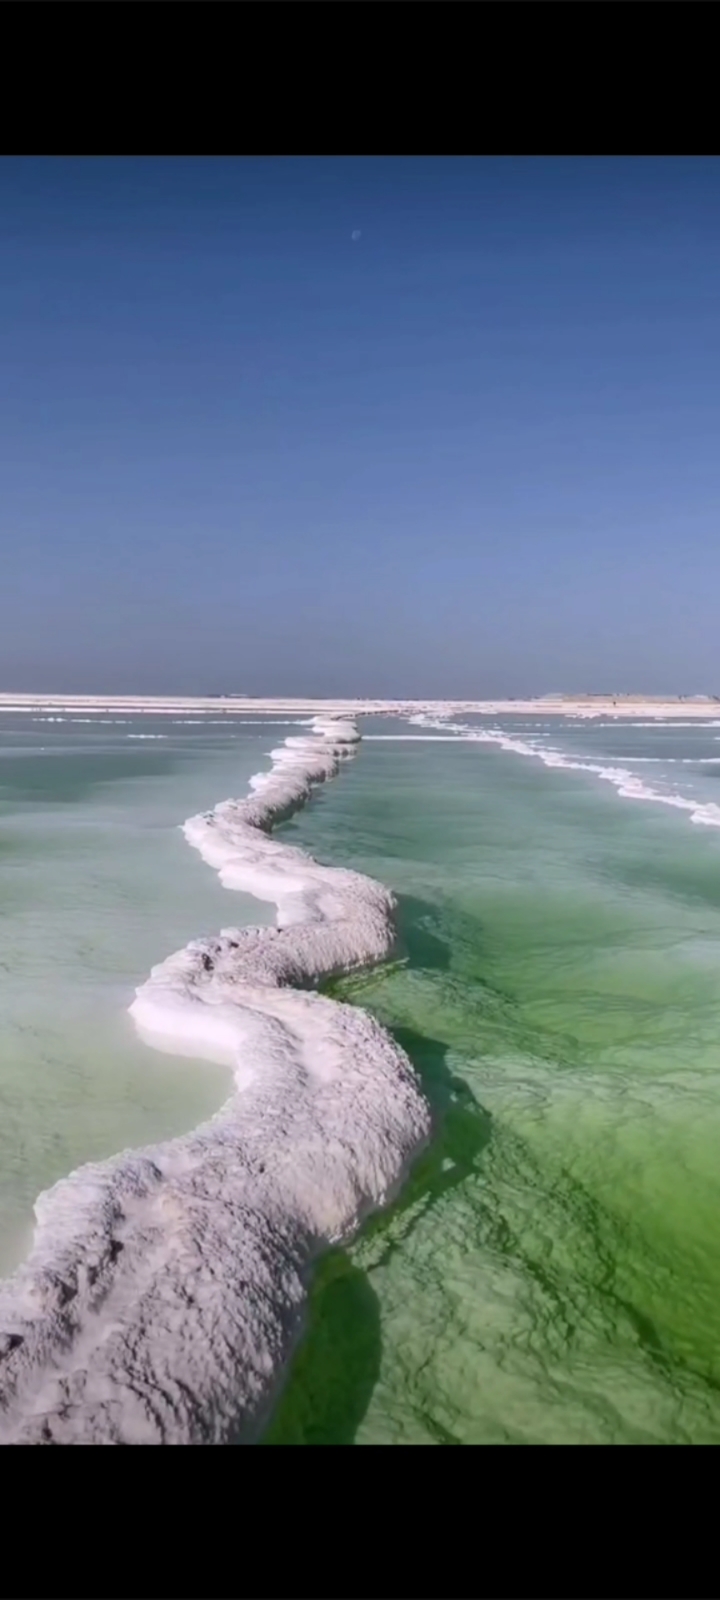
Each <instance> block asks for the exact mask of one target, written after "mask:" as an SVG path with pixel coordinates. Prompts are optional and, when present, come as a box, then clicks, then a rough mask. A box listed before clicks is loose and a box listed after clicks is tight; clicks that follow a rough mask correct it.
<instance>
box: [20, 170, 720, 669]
mask: <svg viewBox="0 0 720 1600" xmlns="http://www.w3.org/2000/svg"><path fill="white" fill-rule="evenodd" d="M357 230H359V231H360V237H359V238H358V239H353V238H352V234H353V232H356V231H357ZM719 510H720V162H719V161H718V160H717V159H707V160H694V159H692V160H691V159H687V158H682V159H673V160H660V159H651V158H649V159H643V160H634V159H633V160H622V159H608V160H600V159H592V158H587V159H582V158H579V159H574V160H566V159H555V160H553V159H550V160H544V159H527V160H524V159H523V160H519V159H505V160H502V159H498V160H494V159H493V160H484V159H475V158H470V159H462V160H449V159H441V158H438V159H404V158H403V159H379V158H374V159H367V160H366V159H321V160H320V159H319V160H313V159H309V160H305V159H288V160H273V159H269V160H249V161H245V160H209V159H198V160H145V161H142V160H76V161H73V160H48V161H44V160H32V159H31V160H25V161H16V160H5V161H4V162H3V163H2V164H0V538H1V540H2V549H3V568H2V583H1V584H0V687H1V688H3V689H5V690H12V689H30V690H35V689H37V690H45V691H48V692H49V691H55V690H57V691H68V692H72V691H74V690H77V691H83V690H87V691H89V692H90V691H98V692H103V691H107V692H112V691H118V692H125V691H127V692H131V691H133V692H138V693H142V692H143V691H145V692H148V693H154V692H159V693H161V692H173V691H174V692H178V693H185V692H187V693H193V692H197V693H203V692H208V693H212V692H222V691H224V690H228V691H232V690H239V691H243V690H244V691H245V692H248V693H251V694H255V693H267V694H281V693H292V692H297V693H302V694H306V693H307V694H329V695H332V694H355V693H357V694H361V695H362V694H369V695H418V696H432V695H437V696H443V695H458V696H472V697H482V696H484V695H497V694H510V695H519V694H523V693H526V692H538V693H545V692H548V691H551V690H553V689H567V690H582V689H593V688H597V689H605V688H609V689H614V688H618V689H622V688H637V689H640V690H645V691H647V692H653V691H657V692H664V691H677V692H680V693H683V692H695V691H701V690H704V689H707V690H709V691H710V692H720V649H719V647H718V643H717V639H718V631H719V630H718V622H717V606H718V600H717V597H718V594H720V538H719V536H718V512H719Z"/></svg>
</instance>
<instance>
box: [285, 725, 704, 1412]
mask: <svg viewBox="0 0 720 1600" xmlns="http://www.w3.org/2000/svg"><path fill="white" fill-rule="evenodd" d="M506 727H507V729H508V731H510V733H511V735H512V736H513V737H526V736H527V734H528V732H529V733H530V734H531V735H532V734H534V735H536V736H537V737H538V738H539V739H540V738H544V737H547V738H548V740H551V741H552V743H553V746H554V747H555V748H559V747H562V748H564V749H567V750H568V751H569V752H570V753H573V754H575V755H577V754H582V755H583V756H585V755H586V754H588V753H589V752H592V754H590V756H589V758H590V759H593V760H594V759H595V754H596V753H598V752H599V753H602V754H603V755H607V756H613V753H614V754H615V755H616V756H617V755H619V754H623V759H624V760H625V758H626V757H628V756H629V753H630V752H631V751H632V750H634V751H635V753H636V754H638V755H639V757H640V758H642V757H643V756H646V755H647V754H648V753H649V752H648V745H649V744H654V747H655V749H657V746H658V744H660V745H662V750H661V754H662V756H663V763H665V759H666V757H668V756H672V759H673V762H674V761H675V760H681V759H683V758H685V756H686V754H687V753H688V752H689V753H690V755H692V756H703V755H704V756H706V757H707V756H709V755H710V754H711V753H714V752H717V750H718V744H717V743H714V742H713V741H715V740H716V738H717V734H718V729H717V728H716V729H714V730H712V729H705V730H702V731H700V730H697V729H691V730H688V729H681V728H676V729H674V730H671V731H669V732H668V731H667V730H662V731H660V730H650V731H649V732H648V730H642V729H636V730H629V729H625V728H622V729H598V728H592V727H591V725H587V726H586V727H585V728H584V729H583V728H576V727H575V726H573V727H572V728H563V729H561V730H558V727H557V725H556V726H555V727H553V728H552V729H545V730H543V729H541V728H539V727H537V726H536V727H535V728H534V729H533V728H530V727H529V725H528V724H526V725H525V728H524V730H523V732H522V733H521V731H520V728H519V726H518V724H517V723H516V722H515V719H512V723H510V722H508V723H507V724H506ZM620 746H622V750H620ZM650 753H652V751H650ZM637 770H638V771H640V770H642V767H641V766H640V765H639V766H638V769H637ZM676 770H677V769H676V767H675V766H674V765H673V764H670V765H665V764H664V765H663V768H662V772H663V775H664V777H665V778H666V779H667V781H668V782H669V781H670V776H669V775H671V774H673V773H675V772H676ZM680 770H682V772H683V773H684V775H685V776H684V779H683V785H681V787H682V788H683V792H692V791H688V789H687V782H688V780H689V781H690V783H692V784H694V785H695V786H696V788H697V792H698V795H699V796H700V795H702V798H707V796H708V795H711V796H712V797H714V794H715V792H716V791H715V790H714V789H713V788H712V785H713V783H714V781H715V780H714V779H713V778H712V777H710V776H708V773H711V772H712V770H713V769H712V767H710V768H706V769H704V770H703V768H702V765H698V766H695V765H693V766H692V768H690V767H683V768H682V769H680ZM659 771H660V769H659V768H658V773H659ZM654 781H655V779H653V782H654ZM291 832H292V834H293V836H294V838H295V839H296V840H297V842H298V843H301V844H303V845H304V846H306V847H307V848H309V849H311V850H313V851H314V852H315V853H317V854H320V855H321V856H322V858H323V859H325V860H329V861H333V862H337V863H338V864H340V863H343V864H345V863H350V862H351V861H352V864H353V865H355V866H356V867H358V868H359V869H360V870H363V871H367V872H370V873H372V874H374V875H375V876H377V877H380V878H382V879H384V881H386V882H388V883H390V884H391V885H392V886H393V887H394V888H395V890H396V891H397V893H398V895H399V899H400V920H401V930H402V933H403V936H404V941H405V950H406V956H405V961H404V963H403V964H399V965H397V966H396V967H394V968H391V969H388V970H385V971H382V972H377V973H374V974H372V975H365V976H363V977H362V978H360V979H357V980H354V981H345V982H344V983H342V984H341V985H338V986H337V992H338V993H340V994H343V995H344V996H345V997H346V998H353V999H356V1000H357V1001H358V1002H362V1004H364V1005H367V1006H369V1007H371V1009H372V1010H373V1011H374V1012H375V1014H376V1015H377V1016H378V1017H379V1018H380V1019H381V1020H382V1021H383V1022H384V1023H385V1024H387V1025H388V1026H390V1027H391V1028H393V1029H394V1030H395V1031H396V1033H397V1036H398V1038H399V1039H400V1040H401V1041H402V1043H403V1044H404V1045H405V1047H406V1048H407V1049H408V1051H409V1053H410V1055H411V1056H412V1057H413V1059H414V1061H415V1063H416V1065H417V1067H418V1069H419V1070H420V1071H421V1073H422V1075H423V1078H424V1081H425V1083H426V1086H427V1088H428V1090H429V1092H430V1094H431V1096H432V1098H433V1101H434V1104H435V1107H436V1114H437V1120H438V1134H437V1138H436V1141H435V1143H434V1145H433V1148H432V1150H431V1151H430V1152H429V1153H428V1154H427V1155H426V1156H425V1157H424V1158H423V1160H422V1161H421V1162H420V1164H419V1166H418V1167H417V1169H416V1172H415V1174H414V1176H413V1178H412V1180H411V1182H410V1184H409V1185H408V1187H407V1189H406V1191H405V1193H404V1194H403V1196H402V1198H401V1200H400V1202H399V1204H398V1205H397V1206H396V1207H395V1208H394V1210H393V1211H392V1212H391V1213H389V1214H387V1215H386V1216H384V1217H382V1218H380V1219H378V1220H376V1221H375V1222H374V1223H373V1225H372V1226H371V1227H370V1228H369V1229H367V1230H366V1232H365V1234H364V1236H363V1237H362V1238H361V1239H360V1240H359V1241H358V1242H357V1243H356V1244H355V1245H354V1246H353V1247H352V1248H351V1249H349V1250H347V1251H344V1252H335V1253H334V1254H333V1255H332V1256H330V1257H328V1258H327V1260H326V1261H325V1263H324V1264H323V1266H322V1268H321V1270H320V1272H319V1274H318V1277H317V1280H316V1285H315V1290H314V1294H313V1300H312V1311H311V1318H310V1325H309V1331H308V1336H307V1339H306V1341H305V1344H304V1346H303V1347H302V1348H301V1350H300V1351H299V1354H298V1356H297V1358H296V1361H295V1365H294V1369H293V1374H292V1378H291V1381H290V1383H289V1385H288V1388H287V1390H286V1393H285V1396H284V1399H283V1400H282V1402H281V1404H280V1406H279V1408H278V1411H277V1413H276V1416H275V1419H274V1422H273V1425H272V1426H271V1428H270V1429H269V1432H268V1436H267V1437H268V1442H294V1443H301V1442H307V1443H312V1442H328V1443H329V1442H351V1441H355V1442H358V1443H377V1442H386V1443H407V1442H416V1443H472V1442H478V1443H479V1442H497V1443H501V1442H505V1443H542V1442H544V1443H550V1442H586V1443H594V1442H624V1443H632V1442H645V1441H648V1442H650V1441H652V1442H667V1443H669V1442H693V1441H696V1442H701V1441H705V1442H710V1441H712V1442H717V1441H718V1440H719V1439H720V1362H719V1360H718V1352H719V1351H720V1170H719V1169H718V1161H717V1153H716V1152H717V1146H718V1138H719V1137H720V984H719V983H718V956H719V953H720V830H717V829H714V828H705V827H698V826H694V825H693V824H691V823H690V822H689V821H688V819H687V815H686V814H685V813H682V812H678V811H674V810H672V809H670V808H666V807H665V806H663V805H653V804H652V803H649V802H633V801H627V800H623V799H621V798H619V796H618V795H617V794H616V792H615V791H614V790H613V789H612V788H611V787H609V786H608V785H606V784H603V783H602V782H601V781H600V780H598V779H597V778H596V777H593V776H592V775H586V774H585V773H582V772H573V771H564V770H562V769H561V770H554V769H551V770H548V769H547V768H544V767H543V766H541V765H540V763H539V762H537V763H535V762H534V761H533V760H531V759H529V758H526V757H520V756H517V755H514V754H511V753H506V752H504V751H502V750H498V749H496V748H492V747H488V746H478V745H473V744H461V743H451V744H448V745H447V746H444V745H440V744H437V743H434V744H432V743H427V744H421V743H416V744H413V743H402V744H401V743H397V744H392V743H376V744H372V743H369V742H368V743H367V744H365V746H364V747H363V751H362V755H361V759H360V760H359V761H358V762H357V763H356V764H355V765H354V766H353V768H352V769H351V770H349V771H348V772H347V773H346V774H344V775H343V780H342V783H338V784H337V785H334V786H333V787H332V789H330V790H328V791H327V792H326V793H323V795H322V796H321V797H320V798H319V800H318V801H317V802H316V803H315V805H314V806H313V807H312V808H311V809H310V810H308V811H307V812H306V813H304V814H303V815H302V816H301V817H299V818H298V819H297V820H296V821H295V823H294V824H292V827H291Z"/></svg>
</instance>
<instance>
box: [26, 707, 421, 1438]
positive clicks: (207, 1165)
mask: <svg viewBox="0 0 720 1600" xmlns="http://www.w3.org/2000/svg"><path fill="white" fill-rule="evenodd" d="M358 737H359V736H358V733H357V730H356V728H355V726H354V725H353V724H351V723H347V722H342V721H338V720H336V719H328V718H318V719H315V720H314V722H313V725H312V731H311V733H309V734H308V735H307V736H304V737H297V738H289V739H287V740H286V741H285V743H284V744H283V745H282V746H281V747H280V748H279V749H277V750H274V751H273V752H272V761H273V764H272V768H271V770H270V771H269V772H268V773H265V774H261V775H259V776H257V777H255V778H253V779H251V784H250V788H251V793H250V795H249V796H248V797H247V798H246V799H244V800H226V801H224V802H222V803H221V804H220V805H218V806H216V807H215V809H214V810H213V811H212V812H210V813H208V814H206V815H204V816H199V817H193V818H191V819H190V820H189V821H188V822H186V823H185V825H184V830H185V834H186V837H187V838H188V840H189V842H190V843H191V844H192V845H194V846H195V848H196V849H198V850H199V851H200V853H201V854H202V856H203V857H204V859H205V860H206V861H207V862H209V863H210V865H212V866H214V867H215V868H216V869H217V871H218V872H219V875H220V878H221V880H222V882H223V883H224V884H225V885H226V886H227V887H228V888H231V889H232V888H235V889H242V890H245V891H246V892H247V891H249V892H250V893H252V894H253V895H255V896H257V897H258V898H260V899H263V900H269V901H272V902H274V903H275V904H276V906H277V926H276V927H275V928H226V929H224V930H223V931H222V932H221V934H220V935H219V936H218V937H217V938H211V939H201V940H197V941H195V942H193V943H191V944H189V945H188V946H187V947H186V948H185V949H184V950H181V951H179V952H178V953H177V954H175V955H172V956H170V957H169V958H168V959H167V960H166V961H163V962H162V963H161V964H160V965H159V966H157V967H154V968H153V970H152V973H151V975H150V977H149V979H148V980H147V982H146V983H144V984H143V985H142V987H141V988H140V989H138V991H137V995H136V999H135V1001H134V1003H133V1005H132V1006H131V1008H130V1009H131V1012H132V1014H133V1016H134V1019H135V1022H136V1025H137V1027H138V1029H139V1031H140V1033H141V1035H142V1036H143V1037H144V1038H145V1039H146V1040H147V1041H148V1042H150V1043H152V1044H154V1045H157V1046H158V1047H159V1048H161V1049H169V1050H172V1051H173V1052H180V1051H182V1052H183V1053H187V1054H191V1055H197V1056H202V1057H205V1058H207V1059H213V1060H219V1061H223V1062H226V1063H227V1064H228V1065H231V1067H232V1070H233V1074H234V1089H233V1092H232V1093H231V1095H230V1098H229V1099H228V1100H227V1101H226V1103H225V1105H224V1106H223V1107H222V1109H221V1110H220V1111H219V1112H218V1113H217V1114H216V1115H215V1116H214V1117H213V1118H212V1119H211V1120H210V1121H208V1122H206V1123H205V1124H203V1125H202V1126H200V1127H199V1128H197V1129H195V1131H194V1132H192V1133H190V1134H188V1135H186V1136H184V1137H182V1138H179V1139H173V1140H169V1141H166V1142H164V1143H162V1144H157V1145H154V1146H151V1147H148V1148H145V1149H143V1150H134V1151H129V1152H124V1153H123V1154H120V1155H117V1156H114V1157H113V1158H111V1159H110V1160H108V1161H102V1162H96V1163H91V1164H89V1165H86V1166H84V1167H81V1168H79V1169H78V1170H77V1171H76V1172H73V1173H72V1174H71V1175H70V1176H69V1177H67V1178H64V1179H63V1180H62V1181H61V1182H59V1183H57V1184H55V1185H54V1187H53V1188H52V1189H50V1190H48V1191H47V1192H46V1193H44V1194H41V1195H40V1197H39V1198H38V1200H37V1202H36V1205H35V1214H36V1220H37V1226H36V1231H35V1238H34V1243H33V1247H32V1250H31V1253H30V1255H29V1257H28V1258H27V1260H26V1261H25V1262H24V1263H23V1264H22V1265H21V1266H20V1267H19V1268H18V1270H17V1271H16V1272H15V1273H14V1274H13V1276H12V1277H11V1278H8V1279H7V1280H6V1281H5V1282H4V1283H2V1284H0V1442H3V1443H17V1444H40V1443H48V1444H219V1443H232V1442H250V1441H252V1440H253V1439H255V1438H256V1437H257V1435H258V1432H259V1430H260V1428H261V1427H262V1424H263V1422H264V1420H265V1418H266V1416H267V1413H268V1409H269V1407H270V1405H271V1403H272V1401H273V1399H274V1397H275V1395H276V1393H277V1390H278V1385H279V1382H280V1380H281V1377H282V1375H283V1373H284V1371H285V1370H286V1368H287V1362H288V1360H289V1357H290V1355H291V1353H292V1350H293V1348H294V1345H295V1342H296V1340H297V1338H298V1335H299V1333H300V1331H301V1328H302V1319H303V1308H304V1303H305V1300H306V1294H307V1280H308V1270H309V1267H310V1264H311V1262H312V1260H313V1258H314V1257H315V1256H316V1255H317V1254H318V1252H319V1251H321V1250H322V1249H323V1248H325V1247H326V1246H327V1245H329V1244H332V1243H337V1242H338V1241H341V1240H344V1239H347V1238H348V1237H350V1236H351V1235H352V1234H353V1233H354V1232H355V1230H356V1229H357V1228H358V1226H359V1225H360V1223H361V1221H362V1219H363V1218H364V1217H365V1216H366V1214H367V1213H368V1212H370V1211H371V1210H374V1209H375V1208H377V1207H380V1206H383V1205H385V1204H386V1203H387V1202H388V1201H389V1200H390V1199H391V1198H392V1196H393V1195H394V1194H395V1193H396V1192H397V1190H398V1188H399V1187H400V1185H401V1183H402V1181H403V1178H404V1176H405V1173H406V1171H407V1169H408V1166H409V1164H410V1162H411V1161H412V1160H413V1158H414V1156H415V1155H416V1154H417V1152H418V1150H419V1149H420V1148H421V1147H422V1145H423V1144H424V1143H425V1142H426V1141H427V1139H428V1137H429V1134H430V1126H431V1121H430V1112H429V1108H428V1105H427V1102H426V1100H425V1098H424V1096H423V1094H422V1092H421V1089H420V1087H419V1083H418V1080H417V1078H416V1075H415V1073H414V1071H413V1068H412V1066H411V1064H410V1062H409V1061H408V1059H407V1057H406V1056H405V1054H404V1052H403V1051H402V1050H401V1049H400V1048H399V1046H398V1045H397V1044H396V1043H395V1042H394V1040H393V1039H391V1037H390V1036H389V1035H388V1034H387V1033H386V1032H385V1030H384V1029H383V1028H381V1027H380V1026H379V1024H378V1023H377V1022H375V1020H374V1019H373V1018H372V1017H371V1016H369V1015H368V1014H367V1013H366V1012H364V1011H362V1010H360V1009H359V1008H357V1007H355V1006H349V1005H345V1004H341V1003H338V1002H336V1001H333V1000H330V999H328V998H326V997H324V996H323V995H321V994H318V993H317V992H315V991H314V987H313V986H314V985H315V984H317V982H318V981H319V980H320V979H322V978H327V977H328V976H330V975H331V974H339V973H343V972H349V971H352V970H353V969H355V968H360V967H364V966H366V965H367V964H368V963H372V962H377V961H382V960H384V959H385V958H386V957H388V956H389V955H390V954H391V953H392V951H393V948H394V943H395V932H394V915H393V913H394V899H393V896H392V894H391V893H390V891H389V890H388V889H386V888H385V887H384V886H383V885H382V884H379V883H376V882H374V881H373V880H372V879H370V878H367V877H363V876H361V875H360V874H359V873H356V872H351V871H346V870H338V869H334V868H330V867H323V866H320V865H319V864H318V863H316V862H315V861H313V860H312V859H311V858H310V857H308V856H307V855H305V854H304V853H303V852H302V851H301V850H299V849H296V848H294V847H292V846H290V845H287V844H283V843H279V842H278V841H277V840H274V839H271V838H269V837H268V833H269V830H270V828H271V827H272V826H273V824H274V823H277V822H279V821H281V820H282V819H283V818H285V817H287V816H288V815H290V814H291V813H292V812H293V811H295V810H296V809H297V808H298V807H299V806H302V805H303V804H304V802H305V801H306V800H307V799H308V796H309V795H310V792H311V789H312V788H313V786H314V785H315V784H317V783H320V782H322V781H324V780H325V779H327V778H330V777H331V776H333V775H334V774H335V773H336V772H337V770H338V768H339V766H340V763H341V762H342V760H343V759H345V758H346V757H347V756H349V755H350V754H352V753H353V752H354V749H355V747H356V744H357V740H358Z"/></svg>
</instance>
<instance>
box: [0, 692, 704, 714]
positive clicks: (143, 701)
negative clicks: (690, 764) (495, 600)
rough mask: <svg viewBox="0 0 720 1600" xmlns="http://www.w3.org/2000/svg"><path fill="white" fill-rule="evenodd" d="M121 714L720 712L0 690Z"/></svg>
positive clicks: (589, 702) (569, 702) (12, 700)
mask: <svg viewBox="0 0 720 1600" xmlns="http://www.w3.org/2000/svg"><path fill="white" fill-rule="evenodd" d="M78 711H86V712H90V713H91V714H92V715H93V716H96V715H99V714H100V712H102V711H106V712H113V714H118V713H121V712H125V713H129V714H130V715H133V716H140V715H147V716H156V717H157V716H177V714H178V712H180V711H194V712H195V713H201V714H202V715H203V716H204V715H206V714H207V713H209V712H211V711H212V712H215V713H218V712H221V713H222V715H223V717H227V718H228V719H231V718H232V717H234V716H240V715H241V716H243V717H246V716H252V717H255V716H263V715H264V716H271V717H272V716H283V715H285V714H289V715H291V716H293V717H298V716H316V715H320V716H332V717H336V716H340V717H342V716H348V717H358V716H368V715H382V714H386V715H390V716H403V715H413V714H417V713H418V712H427V713H430V714H434V715H436V716H457V715H459V714H461V713H466V714H472V715H477V716H524V717H527V716H563V717H638V716H643V717H652V718H655V717H660V718H663V719H665V718H668V717H680V716H682V717H684V718H688V717H692V718H695V717H708V716H715V715H718V713H720V699H717V698H714V697H712V696H710V695H708V696H705V697H702V696H699V695H697V696H691V697H683V696H681V695H678V696H665V697H663V696H658V697H653V696H646V695H618V696H612V695H545V696H544V697H542V698H537V697H536V698H531V699H527V700H317V699H304V700H303V699H297V698H296V699H252V698H250V697H249V696H247V697H246V696H244V695H222V696H205V697H200V696H196V697H192V696H191V697H188V696H185V695H177V696H172V695H164V696H157V695H156V696H152V695H129V696H128V695H56V694H55V695H52V694H51V695H37V694H0V715H2V714H4V713H9V712H24V713H25V714H32V713H38V712H54V713H56V714H57V713H72V712H74V713H77V712H78Z"/></svg>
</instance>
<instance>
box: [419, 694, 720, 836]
mask: <svg viewBox="0 0 720 1600" xmlns="http://www.w3.org/2000/svg"><path fill="white" fill-rule="evenodd" d="M409 721H410V722H414V723H416V724H418V725H419V726H421V727H430V728H447V729H448V730H449V731H451V732H453V733H456V734H462V735H463V736H464V737H465V738H466V739H469V740H474V741H475V742H476V743H478V744H497V745H499V746H500V748H501V749H502V750H510V751H513V753H514V754H515V755H521V756H534V757H535V759H536V760H537V761H542V763H543V766H546V767H562V768H563V769H567V770H568V771H571V772H593V773H595V775H596V776H597V777H598V778H602V779H603V780H604V782H606V783H611V784H613V786H614V788H615V789H617V791H618V794H620V795H621V796H622V798H623V799H624V800H653V801H656V802H657V803H658V804H659V805H664V806H674V807H675V808H676V809H677V810H679V811H687V812H688V813H689V814H690V821H691V822H695V823H698V824H700V825H701V826H704V827H708V828H720V806H718V805H716V804H714V803H713V802H712V801H708V802H706V803H705V804H701V805H698V803H697V801H696V800H689V799H687V798H686V796H685V795H675V794H660V793H659V792H658V790H657V789H650V788H648V785H647V784H646V783H643V781H642V778H638V777H636V776H635V774H634V773H633V772H630V771H629V770H628V768H627V767H616V766H611V765H610V764H609V763H607V762H605V763H600V762H597V761H575V760H573V758H572V757H571V756H566V755H564V754H563V753H562V751H560V750H551V749H548V748H547V747H546V748H544V749H543V748H542V746H540V744H539V742H538V741H533V742H532V743H530V742H528V740H522V739H513V738H512V737H511V736H510V734H507V733H504V732H503V730H502V729H501V728H471V727H469V726H468V724H467V723H461V722H447V721H445V720H444V719H443V720H439V719H433V718H432V717H430V716H428V715H427V714H426V713H424V712H418V714H417V715H416V716H413V717H410V718H409ZM712 759H713V758H712V757H710V761H712ZM701 761H702V758H698V764H701ZM707 764H708V763H707V762H706V763H705V765H707Z"/></svg>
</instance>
